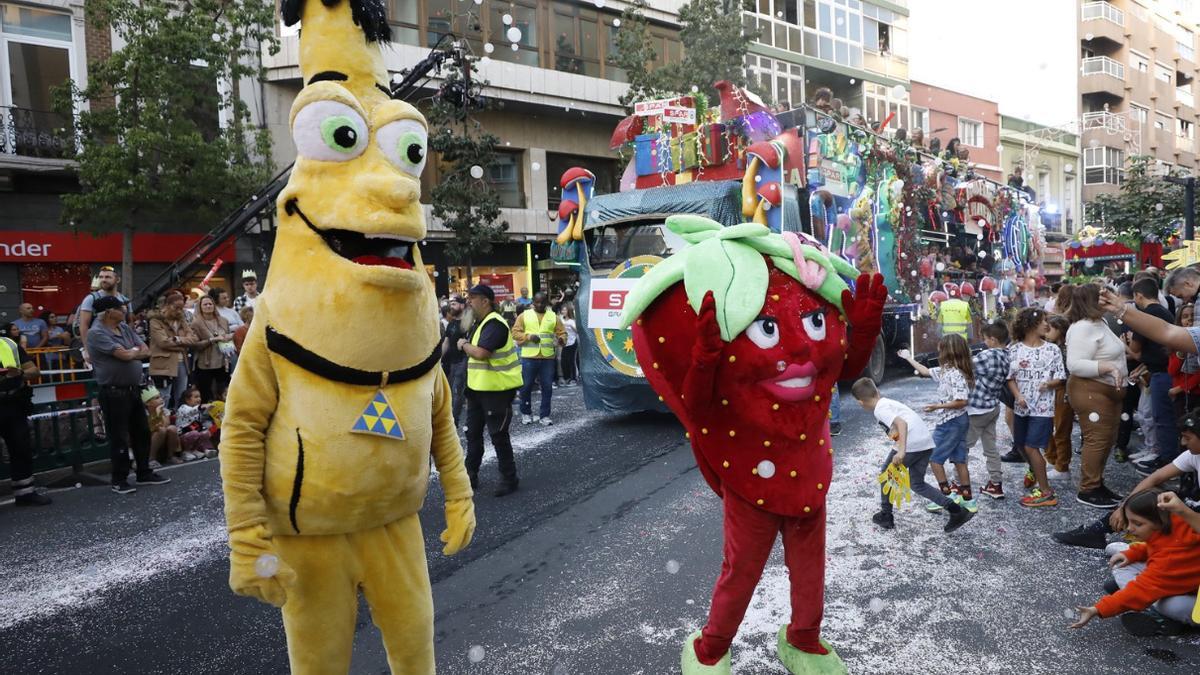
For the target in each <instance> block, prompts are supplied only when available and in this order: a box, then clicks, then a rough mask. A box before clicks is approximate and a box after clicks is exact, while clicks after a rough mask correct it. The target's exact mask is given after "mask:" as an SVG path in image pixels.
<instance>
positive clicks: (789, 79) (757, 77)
mask: <svg viewBox="0 0 1200 675" xmlns="http://www.w3.org/2000/svg"><path fill="white" fill-rule="evenodd" d="M746 65H747V71H748V74H749V76H750V81H751V82H752V83H753V82H757V83H758V89H759V91H761V92H766V94H767V96H768V97H769V99H770V101H771V102H773V103H779V104H781V105H783V106H785V107H788V108H794V107H796V106H799V105H800V104H801V103H803V102H804V67H803V66H799V65H796V64H794V63H787V62H785V61H777V60H775V59H771V58H767V57H765V56H760V57H755V56H754V55H753V54H751V55H749V56H747V57H746Z"/></svg>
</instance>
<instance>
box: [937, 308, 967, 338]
mask: <svg viewBox="0 0 1200 675" xmlns="http://www.w3.org/2000/svg"><path fill="white" fill-rule="evenodd" d="M938 324H939V325H940V326H941V327H942V335H961V336H963V337H964V338H965V337H968V335H969V333H970V331H971V306H970V305H968V304H967V303H966V301H965V300H961V299H959V298H950V299H949V300H945V301H943V302H942V304H941V307H939V309H938Z"/></svg>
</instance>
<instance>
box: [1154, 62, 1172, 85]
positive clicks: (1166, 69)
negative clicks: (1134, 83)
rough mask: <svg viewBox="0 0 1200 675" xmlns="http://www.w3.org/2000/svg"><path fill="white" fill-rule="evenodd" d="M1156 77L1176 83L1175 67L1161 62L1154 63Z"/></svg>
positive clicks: (1159, 79)
mask: <svg viewBox="0 0 1200 675" xmlns="http://www.w3.org/2000/svg"><path fill="white" fill-rule="evenodd" d="M1154 77H1155V79H1157V80H1158V81H1160V82H1169V83H1171V84H1174V83H1175V69H1174V68H1172V67H1171V66H1164V65H1163V64H1161V63H1155V64H1154Z"/></svg>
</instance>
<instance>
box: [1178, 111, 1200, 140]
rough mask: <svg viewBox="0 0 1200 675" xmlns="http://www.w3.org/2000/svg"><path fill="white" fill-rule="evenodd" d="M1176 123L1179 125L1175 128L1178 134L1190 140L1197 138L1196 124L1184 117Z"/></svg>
mask: <svg viewBox="0 0 1200 675" xmlns="http://www.w3.org/2000/svg"><path fill="white" fill-rule="evenodd" d="M1175 123H1176V125H1178V126H1177V127H1176V129H1175V135H1176V136H1178V137H1180V138H1183V139H1186V140H1189V141H1192V140H1195V139H1196V133H1195V132H1196V125H1194V124H1192V123H1191V122H1189V121H1187V120H1185V119H1183V118H1182V117H1181V118H1179V119H1177V120H1175Z"/></svg>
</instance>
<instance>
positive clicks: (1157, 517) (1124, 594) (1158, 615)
mask: <svg viewBox="0 0 1200 675" xmlns="http://www.w3.org/2000/svg"><path fill="white" fill-rule="evenodd" d="M1119 510H1120V512H1121V513H1122V514H1123V515H1124V518H1125V521H1126V523H1127V525H1126V528H1125V529H1126V531H1127V532H1129V534H1131V535H1133V538H1134V539H1136V540H1137V542H1136V543H1134V544H1133V545H1132V546H1129V545H1126V544H1124V543H1122V542H1118V543H1115V544H1112V545H1110V546H1109V547H1108V553H1110V554H1111V555H1112V557H1111V558H1110V559H1109V561H1108V565H1109V567H1111V568H1112V570H1113V572H1112V576H1111V577H1110V578H1109V579H1108V581H1107V582H1106V583H1105V587H1104V590H1105V591H1107V592H1108V593H1110V595H1106V596H1104V597H1103V598H1100V600H1099V601H1097V602H1096V604H1095V605H1092V606H1091V607H1079V608H1078V609H1079V620H1078V621H1076V622H1075V623H1073V624H1071V628H1082V627H1084V626H1086V625H1087V623H1088V622H1089V621H1091V620H1092V619H1094V618H1095V617H1097V616H1098V617H1101V618H1105V619H1107V618H1111V617H1114V616H1117V615H1120V616H1121V625H1122V626H1124V627H1125V630H1127V631H1129V632H1130V633H1132V634H1134V635H1138V636H1142V637H1148V636H1151V635H1178V634H1179V633H1181V632H1182V631H1183V629H1184V628H1185V627H1189V626H1196V625H1197V624H1196V623H1195V622H1193V621H1192V606H1193V605H1194V603H1195V600H1196V596H1195V592H1196V587H1197V586H1200V514H1196V513H1194V512H1192V511H1191V509H1189V508H1188V507H1187V506H1186V505H1184V504H1183V502H1182V501H1181V500H1180V499H1179V498H1178V497H1177V496H1176V495H1175V494H1174V493H1170V492H1167V493H1161V492H1158V491H1157V490H1143V491H1141V492H1138V493H1136V494H1134V495H1132V496H1130V497H1129V498H1128V499H1126V500H1125V503H1124V504H1122V505H1121V508H1120V509H1119ZM1143 610H1144V611H1143Z"/></svg>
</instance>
